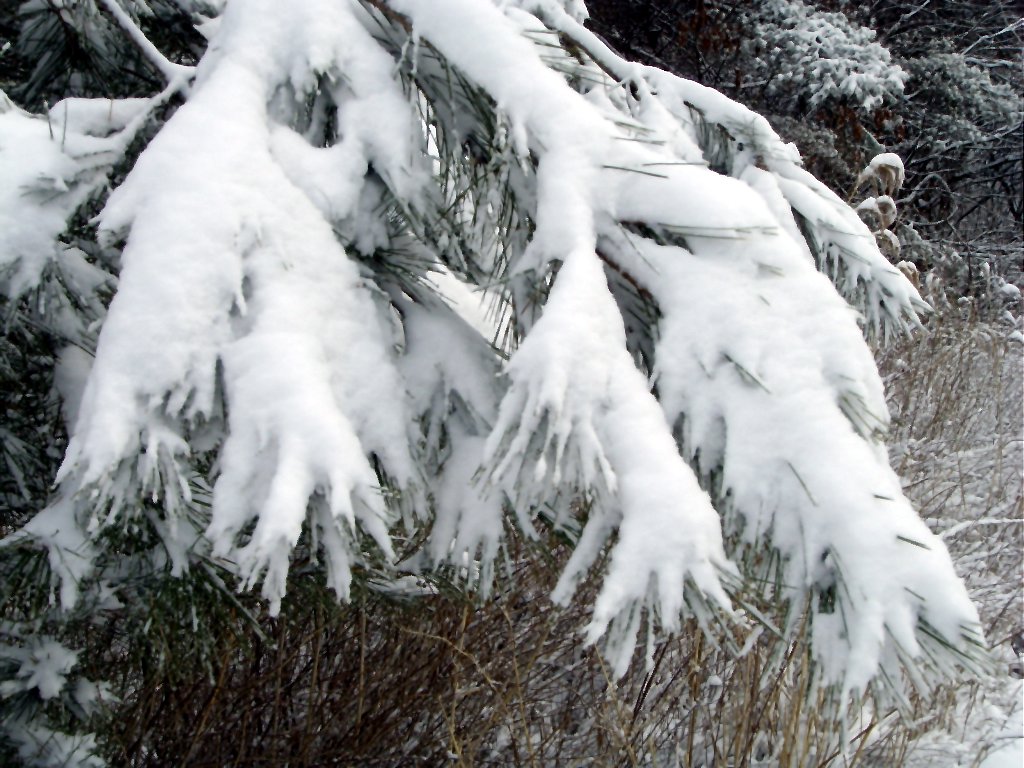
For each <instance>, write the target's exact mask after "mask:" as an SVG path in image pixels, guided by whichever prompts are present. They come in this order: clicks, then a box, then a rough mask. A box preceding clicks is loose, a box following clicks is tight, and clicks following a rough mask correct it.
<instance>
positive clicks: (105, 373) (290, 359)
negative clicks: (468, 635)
mask: <svg viewBox="0 0 1024 768" xmlns="http://www.w3.org/2000/svg"><path fill="white" fill-rule="evenodd" d="M361 54H365V56H362V55H361ZM375 55H376V56H375ZM353 62H358V67H359V68H360V69H359V70H357V71H360V72H361V74H362V81H363V83H364V84H365V85H366V86H367V87H370V86H373V85H380V86H383V85H385V84H389V85H390V88H391V90H390V91H388V90H385V91H384V96H381V93H380V91H378V92H376V93H375V94H374V95H373V97H372V98H373V99H374V100H375V102H376V104H375V106H376V108H377V110H378V113H379V114H380V119H381V120H387V119H395V120H397V121H404V123H403V124H404V125H406V126H410V127H411V126H412V125H414V124H413V123H412V122H411V120H412V115H411V113H410V112H409V110H408V106H407V104H406V103H405V101H404V100H403V99H401V98H400V96H398V95H394V96H393V97H392V100H391V101H390V102H388V101H387V100H386V97H387V94H388V93H391V94H396V92H397V85H396V84H395V83H394V82H393V80H392V79H391V78H390V67H391V66H392V65H393V62H392V61H391V59H390V57H388V56H386V55H384V54H383V53H382V52H381V51H380V50H379V48H378V47H377V46H376V44H374V43H373V42H372V40H371V39H370V38H369V35H367V34H366V32H365V31H364V30H363V29H362V27H361V26H359V24H358V23H357V22H355V20H354V19H353V17H352V15H351V12H350V11H349V10H348V8H347V6H345V5H344V4H337V3H328V2H323V3H304V4H302V6H301V7H298V6H297V7H290V6H289V7H288V8H285V7H284V6H281V5H280V4H277V3H273V2H257V3H242V4H232V5H230V6H229V7H228V8H227V10H226V12H225V14H224V16H223V17H222V18H221V19H220V20H219V28H218V32H217V34H216V35H215V36H214V38H213V41H212V43H211V53H210V54H209V55H208V56H207V57H206V58H205V59H204V60H203V62H202V64H201V65H200V67H199V73H198V76H197V80H196V84H195V88H194V91H193V93H192V94H191V96H190V98H189V99H188V101H187V102H186V103H185V104H184V105H183V106H182V107H181V108H180V109H179V110H178V111H177V112H176V113H175V115H174V116H173V117H172V118H171V119H170V120H169V121H168V123H167V124H166V126H165V127H164V128H163V130H162V131H161V132H160V134H159V135H158V136H157V138H156V139H155V140H154V141H153V142H152V143H151V144H150V146H149V147H148V148H147V149H146V150H145V151H144V152H143V154H142V155H141V157H140V158H139V160H138V162H137V164H136V166H135V168H134V169H133V171H132V173H131V174H130V175H129V177H128V179H126V181H125V182H124V184H122V185H121V186H120V187H119V188H118V189H117V190H116V191H115V192H114V194H113V195H112V196H111V198H110V200H109V202H108V204H107V206H106V208H105V210H104V212H103V214H102V217H101V228H102V231H104V232H106V233H108V237H117V236H120V234H121V233H122V232H123V233H126V245H125V249H124V256H123V265H124V266H123V269H122V272H121V276H120V289H119V291H118V294H117V296H116V298H115V300H114V302H113V303H112V305H111V308H110V313H109V317H108V319H107V322H106V324H105V326H104V329H103V332H102V336H101V340H100V345H99V349H98V352H97V358H96V364H95V366H94V370H93V374H92V376H91V378H90V382H89V385H88V387H87V389H86V392H85V396H84V399H83V405H82V413H81V416H80V418H79V422H78V427H77V429H76V433H75V435H74V438H73V440H72V442H71V445H70V446H69V449H68V453H67V457H66V459H65V462H64V466H63V468H62V472H61V479H62V481H63V487H64V488H66V489H67V490H68V491H69V492H75V491H76V490H78V489H83V490H84V489H89V490H90V493H91V494H93V495H94V499H93V503H92V504H90V505H89V507H90V514H91V515H92V517H91V522H90V523H89V526H90V528H92V529H95V528H98V527H102V526H105V525H109V524H111V523H113V522H114V520H115V519H117V517H119V516H120V515H123V514H130V513H131V507H130V506H129V505H130V504H131V499H132V496H133V492H132V486H133V485H135V484H141V485H142V486H143V488H146V489H149V491H150V492H151V493H153V494H154V495H155V496H159V497H160V499H161V501H162V502H163V506H164V508H165V511H166V513H167V514H168V515H169V516H171V517H172V518H173V517H174V516H176V515H177V514H179V513H180V510H181V508H182V506H183V505H186V504H187V503H188V502H189V490H188V487H187V485H186V484H185V483H184V482H182V481H181V477H182V472H183V471H184V467H185V466H186V465H187V464H188V462H189V461H190V460H191V459H192V451H193V450H195V447H196V444H197V443H199V439H198V435H199V433H200V432H201V431H202V430H203V428H204V426H206V425H210V424H212V425H213V426H214V429H213V433H214V435H215V437H214V440H215V441H217V442H218V443H220V444H219V445H217V444H216V443H215V445H214V446H212V447H215V448H218V449H219V478H218V479H217V484H216V487H215V493H214V504H213V517H212V523H211V525H210V528H209V531H208V532H207V535H208V537H209V539H210V540H211V542H212V544H213V549H214V552H215V553H216V554H218V555H220V556H223V557H225V558H229V559H231V560H234V561H236V563H237V567H238V569H239V572H240V574H241V576H242V577H243V579H244V580H245V582H246V583H250V584H251V583H253V582H254V581H256V580H257V579H258V578H260V577H261V576H263V575H264V574H265V577H264V579H263V593H264V595H265V596H266V597H267V598H268V599H269V600H270V601H271V606H272V609H275V610H276V608H277V606H278V605H279V602H280V599H281V597H282V595H283V593H284V586H285V582H284V578H285V574H286V572H287V566H288V560H289V555H290V552H291V549H292V548H293V547H294V546H295V544H296V543H297V541H298V538H299V535H300V532H301V528H302V523H303V521H304V520H305V518H306V514H307V506H308V505H309V503H310V500H311V499H314V500H315V504H314V507H316V509H317V510H320V511H317V512H316V513H315V517H314V519H315V523H316V525H317V527H318V528H319V530H320V533H321V535H320V543H321V544H322V545H323V547H324V550H325V555H326V558H327V562H328V568H329V572H330V581H331V585H332V586H333V587H334V588H335V589H336V590H337V591H338V593H339V594H340V595H342V596H344V595H346V594H347V589H348V583H349V579H350V566H351V561H352V559H353V558H354V557H356V556H357V555H355V554H353V553H354V552H355V553H358V551H359V547H356V546H355V544H354V543H353V539H354V537H355V536H356V528H355V524H356V523H358V524H359V527H360V529H361V530H362V531H363V532H364V533H367V534H369V535H370V536H371V537H372V539H373V541H374V542H375V543H376V545H377V546H378V547H379V548H380V550H381V552H382V553H383V554H384V555H385V556H390V555H391V544H390V540H389V537H388V535H387V529H388V526H389V524H390V522H391V519H392V517H391V514H392V513H391V512H390V511H389V510H388V509H387V507H386V506H385V504H384V501H383V499H382V496H381V494H380V493H379V492H378V491H377V490H376V487H377V486H378V485H379V483H380V480H379V478H378V475H377V472H376V471H375V470H374V468H373V466H371V464H370V461H369V456H370V455H372V456H373V457H375V459H376V461H378V462H379V464H380V465H381V466H382V467H383V468H384V471H385V472H386V473H387V475H388V477H389V478H390V479H391V480H392V481H393V482H395V483H396V484H397V485H399V486H401V487H405V486H411V485H412V484H413V483H414V482H415V467H414V463H413V461H412V458H411V456H410V439H409V433H408V420H407V417H406V402H405V394H404V391H403V388H402V386H401V383H400V380H399V376H398V373H397V371H396V369H395V366H394V361H393V359H392V355H391V353H390V352H389V345H390V341H389V333H388V331H387V328H386V325H385V323H384V321H383V316H382V313H381V312H380V311H379V310H378V308H377V306H376V300H375V299H374V298H373V296H372V295H371V293H370V292H369V291H367V289H366V287H365V286H363V285H362V283H361V278H360V275H359V271H358V269H357V268H356V266H355V264H354V263H353V262H352V261H351V260H350V258H349V256H348V255H346V253H345V250H344V249H343V247H342V246H341V245H340V244H339V242H338V240H337V239H336V237H335V234H334V232H333V231H332V227H331V224H330V223H329V221H328V220H327V219H325V217H324V215H323V214H322V213H321V211H320V210H319V209H318V207H317V204H316V203H321V202H322V201H323V196H324V195H330V197H329V198H328V202H329V203H330V205H331V206H332V211H333V215H334V216H335V218H337V219H338V220H339V221H343V220H344V219H346V217H348V216H350V215H351V214H352V213H353V211H354V210H355V209H356V208H357V205H358V203H359V200H360V196H361V193H362V190H363V179H364V176H365V173H366V167H367V164H368V162H369V160H368V157H370V156H373V155H374V153H373V150H372V148H371V149H370V150H366V149H365V146H364V145H363V144H361V143H360V139H359V137H355V138H353V139H352V141H351V143H352V144H354V145H356V146H354V147H352V148H351V149H352V151H353V152H356V151H359V150H362V154H361V155H360V157H359V158H357V161H355V162H352V161H349V162H348V163H347V165H346V163H344V162H337V163H335V164H333V165H332V167H331V169H332V170H334V171H336V172H338V174H337V176H336V177H335V178H334V179H333V185H334V186H333V188H325V187H323V186H322V185H321V186H320V187H318V188H316V189H315V190H309V189H303V188H300V187H299V186H297V185H296V184H295V183H294V182H293V181H292V180H291V179H290V178H289V174H288V173H287V172H286V171H285V170H284V169H283V168H282V166H281V164H280V162H279V159H278V157H279V156H280V155H281V154H282V153H283V154H284V155H286V156H289V157H290V154H289V152H288V150H289V149H291V150H294V147H292V146H291V144H288V143H287V142H283V140H282V139H281V138H280V134H281V132H282V131H288V130H290V128H289V127H288V126H286V125H281V120H280V118H281V117H282V115H284V114H287V110H288V107H289V104H288V100H287V99H288V97H293V99H295V100H298V99H305V98H306V96H307V94H308V93H310V92H311V90H314V89H315V88H316V85H317V83H316V73H318V72H320V73H324V74H326V75H328V76H329V77H332V78H338V77H339V75H340V73H342V72H344V71H347V70H349V69H351V68H354V67H355V64H354V63H353ZM332 73H333V74H332ZM295 95H297V96H295ZM334 95H335V98H336V99H337V100H338V101H342V100H346V101H348V102H349V103H350V104H351V108H352V109H353V110H354V111H358V110H359V109H360V108H361V107H362V104H361V101H360V95H361V94H360V93H358V92H357V93H354V94H353V93H348V92H343V86H342V85H341V84H340V83H339V84H338V86H337V89H336V92H335V94H334ZM396 105H397V106H396ZM291 106H292V107H293V108H295V107H296V105H295V104H294V101H293V103H292V105H291ZM404 135H405V136H407V137H408V136H414V135H415V134H414V133H413V132H412V131H411V130H408V129H407V130H405V131H404ZM407 141H408V139H407ZM282 143H284V144H287V146H286V147H285V148H284V149H283V150H282V149H281V146H282ZM338 146H339V147H340V149H338V153H344V152H345V151H346V150H348V149H350V147H349V146H346V145H344V144H341V145H338ZM309 150H310V151H311V152H312V151H313V149H312V148H309ZM320 152H321V154H322V156H323V159H324V160H333V159H334V156H331V155H330V154H329V153H330V150H320ZM291 154H294V151H292V152H291ZM335 154H337V153H335ZM410 156H411V153H410V152H406V153H404V155H399V156H398V157H399V158H401V157H405V158H409V157H410ZM397 162H398V160H395V161H392V163H397ZM293 165H294V164H293ZM381 169H382V171H386V170H388V169H389V165H388V164H387V163H382V164H381ZM411 176H412V174H411V173H406V174H403V177H411ZM315 182H316V179H315V178H314V179H312V181H310V182H309V183H310V184H315ZM314 201H316V202H314ZM222 398H223V405H222V404H221V399H222ZM223 410H226V411H227V412H226V414H225V413H223ZM375 410H376V411H377V415H375V416H373V417H371V414H373V413H374V411H375ZM218 434H219V435H221V436H220V437H217V435H218ZM140 475H141V476H140ZM96 497H98V499H99V501H100V503H99V504H97V503H96V502H95V498H96ZM104 507H106V508H107V509H108V513H107V514H106V516H105V518H101V517H99V516H98V508H99V509H103V508H104Z"/></svg>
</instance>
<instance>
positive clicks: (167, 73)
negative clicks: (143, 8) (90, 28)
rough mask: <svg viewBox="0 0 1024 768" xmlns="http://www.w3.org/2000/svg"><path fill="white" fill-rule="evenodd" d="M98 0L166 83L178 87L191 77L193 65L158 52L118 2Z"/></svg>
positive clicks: (114, 0)
mask: <svg viewBox="0 0 1024 768" xmlns="http://www.w3.org/2000/svg"><path fill="white" fill-rule="evenodd" d="M100 2H102V3H103V7H104V8H106V9H107V11H108V12H109V13H110V15H111V16H113V17H114V19H115V20H116V21H117V23H118V24H119V25H120V26H121V29H123V30H124V31H125V32H127V33H128V37H130V38H131V39H132V42H133V43H135V45H136V47H137V48H138V49H139V50H140V51H141V52H142V55H143V56H145V57H146V59H147V60H148V61H149V63H150V64H152V65H153V66H154V67H156V68H157V70H159V72H160V74H161V75H163V76H164V79H165V80H166V81H167V83H168V84H171V85H175V86H177V87H180V86H181V85H184V83H185V82H187V81H188V80H190V79H191V78H192V75H193V74H194V73H195V67H190V66H186V65H184V64H176V63H175V62H173V61H171V60H170V59H168V58H167V57H166V56H164V55H163V54H162V53H160V51H159V50H158V49H157V47H156V46H155V45H153V43H152V42H150V40H149V38H148V37H146V33H145V32H143V31H142V30H141V29H139V26H138V25H137V24H136V23H135V22H134V21H133V20H132V17H131V16H129V15H128V14H127V13H126V12H125V10H124V8H122V7H121V6H120V5H119V4H118V2H117V0H100Z"/></svg>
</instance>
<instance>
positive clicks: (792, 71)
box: [744, 0, 907, 112]
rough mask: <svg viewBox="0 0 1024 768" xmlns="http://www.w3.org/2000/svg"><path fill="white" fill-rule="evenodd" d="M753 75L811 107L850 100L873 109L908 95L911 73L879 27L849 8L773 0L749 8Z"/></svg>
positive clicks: (748, 49) (771, 92) (769, 90)
mask: <svg viewBox="0 0 1024 768" xmlns="http://www.w3.org/2000/svg"><path fill="white" fill-rule="evenodd" d="M748 15H749V17H750V18H749V21H748V24H749V29H750V37H749V39H748V40H745V41H744V43H745V46H746V53H747V55H748V56H749V57H750V60H751V65H752V66H751V72H750V75H751V76H755V77H757V76H759V77H760V78H762V79H763V83H764V85H763V88H764V89H765V91H766V92H767V93H768V95H769V96H772V97H775V98H781V99H782V100H783V101H786V100H793V99H800V100H801V103H805V104H806V107H808V108H809V109H811V110H814V109H817V108H819V107H823V106H828V105H830V104H837V103H846V104H850V105H852V106H854V107H856V108H857V109H861V110H864V111H865V112H871V111H872V110H873V109H876V108H877V107H880V106H882V105H883V104H887V103H888V104H891V103H892V102H894V101H896V100H897V99H898V98H899V96H900V95H901V94H902V91H903V86H904V83H905V81H906V78H907V75H906V73H905V72H904V71H903V70H902V69H901V68H900V67H899V66H898V65H897V64H895V63H894V62H893V61H892V57H891V55H890V53H889V50H888V48H886V47H885V46H884V45H882V44H880V43H878V42H876V40H875V38H876V35H875V31H874V30H873V29H869V28H868V27H864V26H861V25H860V24H857V23H856V22H855V21H851V20H850V19H849V18H847V16H846V15H845V14H844V13H840V12H828V11H822V10H820V9H818V8H815V7H814V6H813V5H811V4H808V3H806V2H804V1H803V0H771V2H767V3H759V4H757V7H756V8H754V9H752V10H750V11H748Z"/></svg>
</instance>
